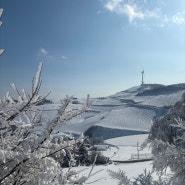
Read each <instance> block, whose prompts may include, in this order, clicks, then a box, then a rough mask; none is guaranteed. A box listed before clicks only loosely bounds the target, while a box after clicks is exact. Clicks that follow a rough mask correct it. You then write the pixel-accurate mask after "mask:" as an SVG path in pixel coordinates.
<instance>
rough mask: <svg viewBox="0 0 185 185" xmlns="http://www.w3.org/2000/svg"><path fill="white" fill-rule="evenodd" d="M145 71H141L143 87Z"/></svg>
mask: <svg viewBox="0 0 185 185" xmlns="http://www.w3.org/2000/svg"><path fill="white" fill-rule="evenodd" d="M144 73H145V72H144V69H143V71H141V77H142V80H141V85H143V84H144Z"/></svg>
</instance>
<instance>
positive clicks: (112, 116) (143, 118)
mask: <svg viewBox="0 0 185 185" xmlns="http://www.w3.org/2000/svg"><path fill="white" fill-rule="evenodd" d="M184 91H185V84H175V85H169V86H164V85H159V84H144V85H142V86H137V87H133V88H130V89H128V90H126V91H122V92H118V93H116V94H114V95H111V96H108V97H102V98H95V99H93V100H92V106H91V111H90V112H89V113H86V114H84V115H82V116H81V117H78V118H75V119H73V120H72V121H71V122H69V123H68V124H66V125H64V126H62V128H61V131H62V132H70V133H75V134H81V133H86V134H88V135H93V136H98V137H103V138H106V139H107V138H111V137H118V136H122V135H129V134H126V131H130V134H131V131H137V132H141V133H143V131H149V130H150V126H151V124H152V122H153V119H154V118H155V117H159V116H163V115H164V114H165V113H166V112H167V111H168V109H169V107H170V106H172V105H174V104H175V103H176V102H177V101H179V100H180V99H181V96H182V94H183V92H184ZM133 134H135V133H134V132H133ZM107 136H108V137H107Z"/></svg>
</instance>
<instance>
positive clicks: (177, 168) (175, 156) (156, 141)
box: [148, 93, 185, 185]
mask: <svg viewBox="0 0 185 185" xmlns="http://www.w3.org/2000/svg"><path fill="white" fill-rule="evenodd" d="M148 142H149V143H150V146H151V148H152V153H153V155H154V162H153V167H154V169H155V170H156V171H157V172H158V173H159V174H161V175H163V174H166V172H169V171H170V172H171V173H168V175H169V181H170V184H172V185H182V184H184V182H185V93H184V94H183V96H182V100H181V101H179V102H177V103H176V104H175V105H174V106H173V107H172V108H171V110H170V111H169V113H168V114H167V115H166V116H164V117H163V118H161V119H157V120H155V122H154V123H153V125H152V128H151V131H150V135H149V138H148Z"/></svg>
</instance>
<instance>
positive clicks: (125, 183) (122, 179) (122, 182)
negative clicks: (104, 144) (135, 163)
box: [108, 170, 132, 185]
mask: <svg viewBox="0 0 185 185" xmlns="http://www.w3.org/2000/svg"><path fill="white" fill-rule="evenodd" d="M108 172H109V175H110V176H111V177H112V178H113V179H116V180H118V181H119V182H118V185H132V182H131V180H130V179H129V178H128V177H127V176H126V174H125V172H124V171H122V170H119V171H118V172H115V171H112V170H108Z"/></svg>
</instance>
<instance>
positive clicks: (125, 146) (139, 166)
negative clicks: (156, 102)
mask: <svg viewBox="0 0 185 185" xmlns="http://www.w3.org/2000/svg"><path fill="white" fill-rule="evenodd" d="M147 136H148V135H147V134H143V135H134V136H125V137H119V138H113V139H108V140H106V141H105V142H106V143H109V144H113V145H115V146H117V147H118V148H119V149H118V150H117V151H116V150H115V148H114V147H111V148H110V149H109V150H107V151H106V152H104V154H106V155H107V156H111V155H112V153H113V152H114V153H115V155H114V159H113V158H112V160H128V159H129V158H130V156H131V154H135V153H136V151H137V148H136V144H137V142H138V143H139V144H142V143H143V142H144V141H145V139H146V138H147ZM140 153H150V150H149V149H148V148H145V149H144V150H143V151H140ZM73 169H74V170H75V171H77V172H79V173H78V174H79V177H81V176H88V174H89V172H90V170H91V166H89V167H86V166H79V167H75V168H73ZM144 169H147V171H152V161H147V162H138V163H127V164H126V163H113V164H110V165H98V166H95V167H94V169H93V172H92V176H91V177H90V178H89V179H88V181H87V182H86V184H88V183H91V182H93V183H92V184H93V185H102V184H106V185H114V184H118V180H116V179H112V178H111V176H110V175H109V173H108V170H112V171H115V172H118V171H119V170H122V171H124V172H125V173H126V175H127V176H128V177H129V178H131V180H134V178H135V177H137V176H138V175H139V174H142V173H143V171H144ZM93 174H94V175H93ZM153 176H154V178H156V175H155V174H153Z"/></svg>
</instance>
